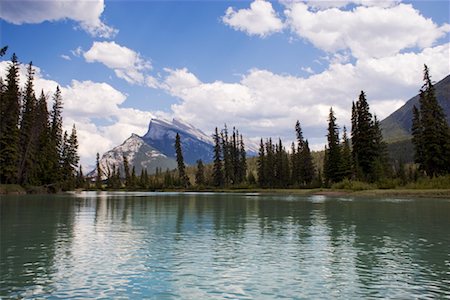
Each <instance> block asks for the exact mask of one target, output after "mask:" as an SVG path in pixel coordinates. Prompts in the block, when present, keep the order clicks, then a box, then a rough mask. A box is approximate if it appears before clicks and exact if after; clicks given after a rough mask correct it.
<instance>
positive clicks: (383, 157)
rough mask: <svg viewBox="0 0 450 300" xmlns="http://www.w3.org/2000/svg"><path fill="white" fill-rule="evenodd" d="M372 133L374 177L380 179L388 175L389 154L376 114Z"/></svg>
mask: <svg viewBox="0 0 450 300" xmlns="http://www.w3.org/2000/svg"><path fill="white" fill-rule="evenodd" d="M373 134H374V147H375V154H376V155H375V160H374V162H373V168H374V171H373V172H374V179H375V180H380V179H383V178H386V177H388V176H389V175H390V173H391V172H390V170H389V154H388V149H387V144H386V143H385V142H384V140H383V133H382V131H381V126H380V121H378V119H377V116H374V119H373Z"/></svg>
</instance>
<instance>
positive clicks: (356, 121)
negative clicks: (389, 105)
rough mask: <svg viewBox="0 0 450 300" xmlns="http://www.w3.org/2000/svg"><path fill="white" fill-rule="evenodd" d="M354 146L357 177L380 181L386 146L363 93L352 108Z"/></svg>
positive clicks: (354, 163)
mask: <svg viewBox="0 0 450 300" xmlns="http://www.w3.org/2000/svg"><path fill="white" fill-rule="evenodd" d="M352 145H353V165H354V167H355V175H356V177H357V178H358V179H363V180H368V181H376V180H378V179H380V172H379V170H380V166H381V169H383V168H384V167H383V166H382V165H383V164H384V160H385V158H384V155H385V152H384V150H383V148H384V147H385V145H383V142H382V135H381V130H380V128H379V124H378V122H376V119H373V118H372V114H371V113H370V111H369V104H368V103H367V100H366V95H365V94H364V92H363V91H361V94H360V96H359V99H358V101H357V102H356V105H355V104H353V107H352ZM380 151H381V152H380Z"/></svg>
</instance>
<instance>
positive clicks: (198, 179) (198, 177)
mask: <svg viewBox="0 0 450 300" xmlns="http://www.w3.org/2000/svg"><path fill="white" fill-rule="evenodd" d="M205 183H206V181H205V167H204V165H203V162H202V160H201V159H199V160H197V172H196V173H195V184H196V185H197V186H204V185H205Z"/></svg>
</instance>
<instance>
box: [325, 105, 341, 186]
mask: <svg viewBox="0 0 450 300" xmlns="http://www.w3.org/2000/svg"><path fill="white" fill-rule="evenodd" d="M327 141H328V147H327V149H326V150H325V156H326V159H325V163H324V175H325V180H326V182H327V183H333V182H339V181H341V180H342V175H341V174H342V172H341V166H342V161H341V160H342V158H341V146H340V143H339V129H338V126H337V124H336V117H335V116H334V112H333V109H332V108H330V114H329V117H328V134H327Z"/></svg>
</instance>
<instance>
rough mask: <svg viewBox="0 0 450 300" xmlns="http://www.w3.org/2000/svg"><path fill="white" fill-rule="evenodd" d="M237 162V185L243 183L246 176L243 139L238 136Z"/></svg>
mask: <svg viewBox="0 0 450 300" xmlns="http://www.w3.org/2000/svg"><path fill="white" fill-rule="evenodd" d="M238 153H239V160H238V161H239V162H238V168H239V171H238V178H239V180H238V181H239V183H241V182H243V181H245V178H246V174H247V153H246V152H245V145H244V138H243V137H242V135H241V136H240V140H239V151H238Z"/></svg>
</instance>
